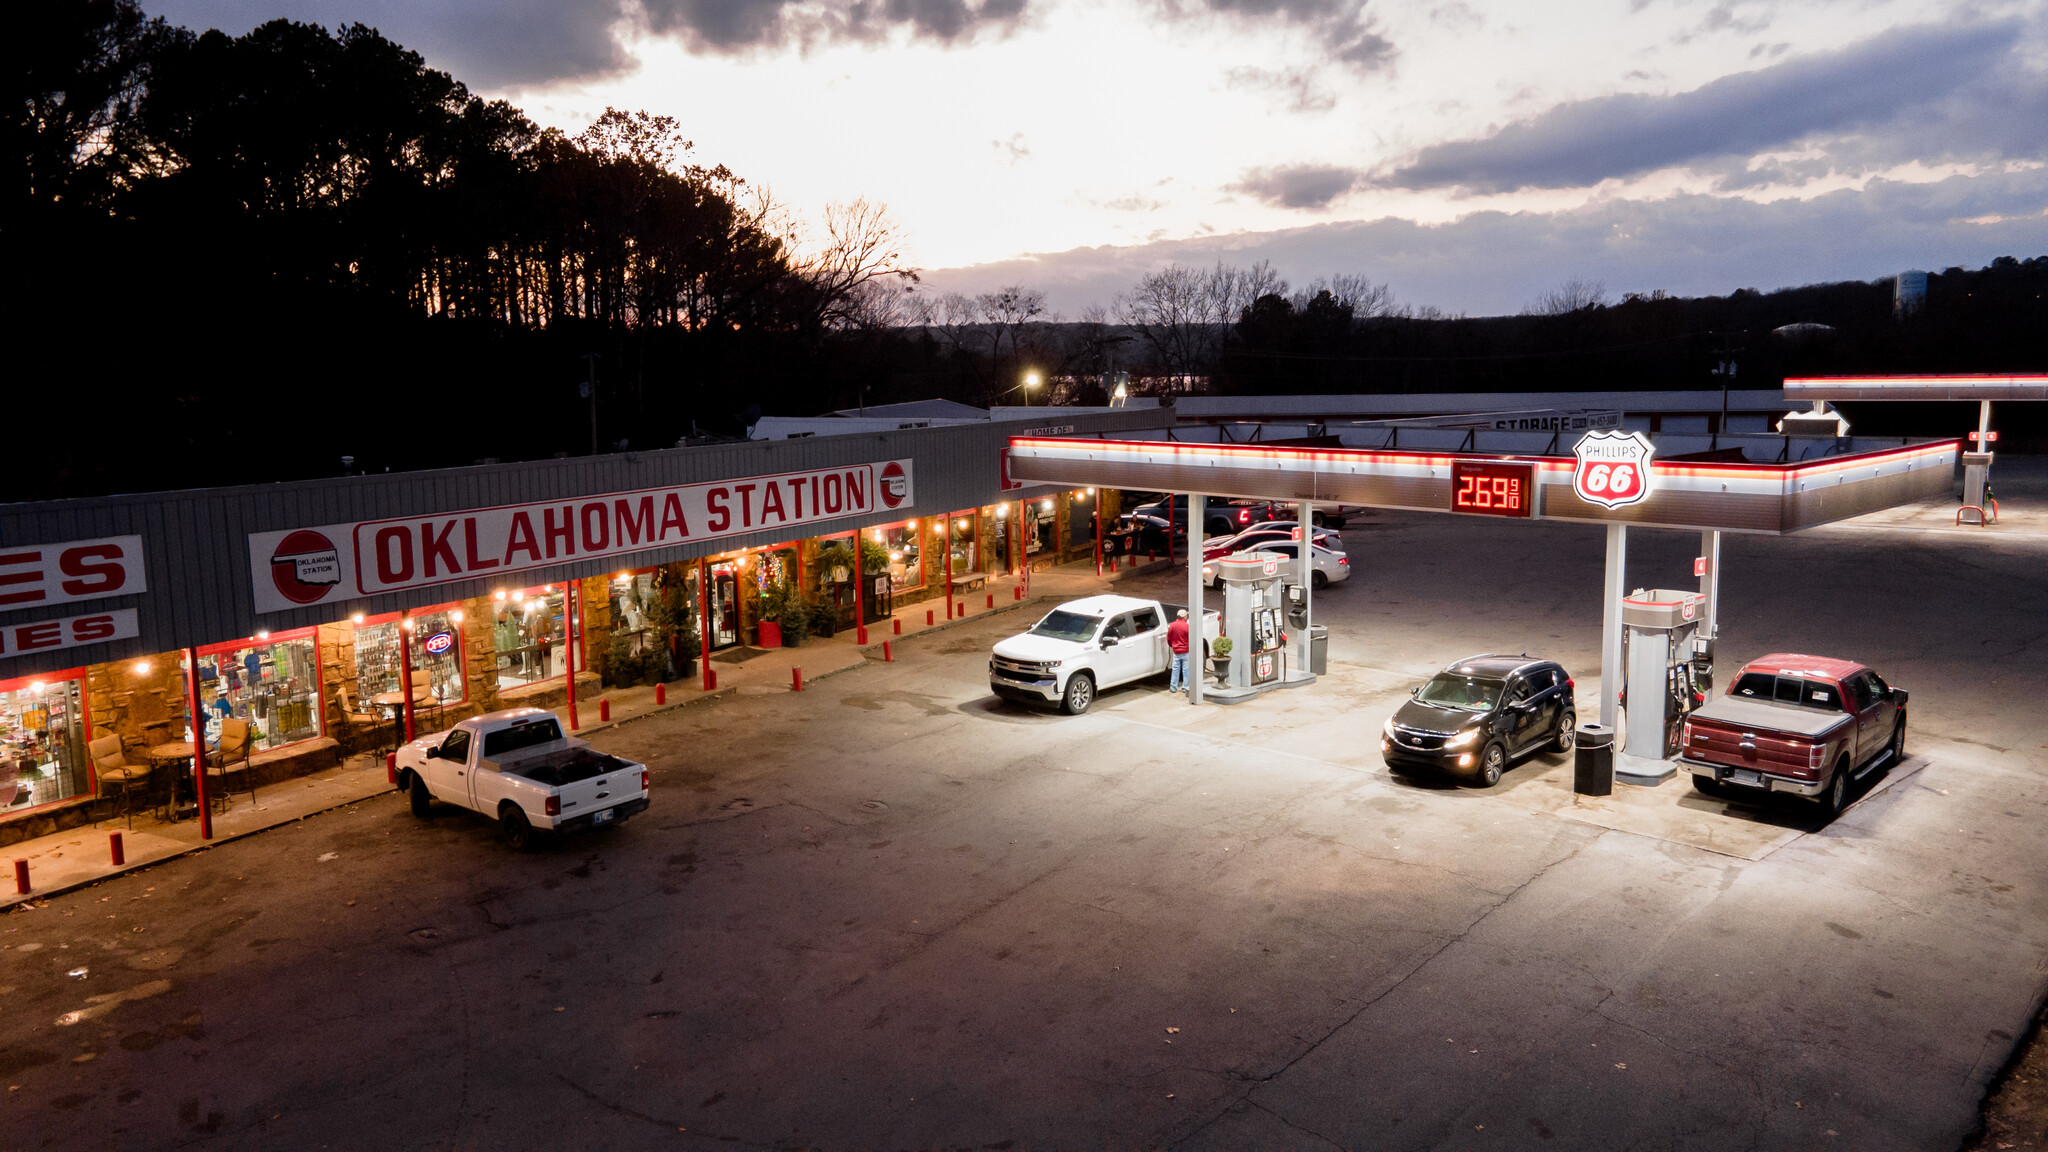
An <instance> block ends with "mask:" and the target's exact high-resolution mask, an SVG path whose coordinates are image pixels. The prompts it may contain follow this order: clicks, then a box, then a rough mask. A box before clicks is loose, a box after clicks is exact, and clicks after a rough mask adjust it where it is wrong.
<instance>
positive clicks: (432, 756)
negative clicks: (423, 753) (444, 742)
mask: <svg viewBox="0 0 2048 1152" xmlns="http://www.w3.org/2000/svg"><path fill="white" fill-rule="evenodd" d="M440 758H441V746H440V745H439V744H436V745H434V746H433V747H432V748H429V749H427V759H429V760H438V759H440Z"/></svg>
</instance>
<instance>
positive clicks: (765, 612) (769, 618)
mask: <svg viewBox="0 0 2048 1152" xmlns="http://www.w3.org/2000/svg"><path fill="white" fill-rule="evenodd" d="M788 607H789V586H788V585H786V584H784V583H782V582H780V581H778V582H776V583H774V584H763V585H761V599H760V607H759V608H758V609H757V610H756V612H755V613H754V619H755V621H756V623H757V626H758V628H759V632H760V638H761V647H763V648H780V647H782V644H783V641H782V618H783V613H784V612H785V611H786V610H787V609H788Z"/></svg>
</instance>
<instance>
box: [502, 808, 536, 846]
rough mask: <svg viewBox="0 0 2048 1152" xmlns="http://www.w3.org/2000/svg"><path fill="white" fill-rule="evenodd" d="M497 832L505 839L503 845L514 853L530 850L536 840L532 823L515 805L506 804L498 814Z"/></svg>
mask: <svg viewBox="0 0 2048 1152" xmlns="http://www.w3.org/2000/svg"><path fill="white" fill-rule="evenodd" d="M498 832H499V834H500V835H502V836H504V837H505V845H506V846H507V847H509V848H511V849H512V850H513V851H515V852H526V851H529V850H531V849H532V848H533V843H534V841H535V840H536V839H537V837H536V836H535V835H534V832H533V824H532V822H530V821H529V820H527V818H526V813H524V812H522V811H520V810H519V806H518V805H516V804H507V805H505V807H504V809H503V810H501V811H500V812H499V813H498Z"/></svg>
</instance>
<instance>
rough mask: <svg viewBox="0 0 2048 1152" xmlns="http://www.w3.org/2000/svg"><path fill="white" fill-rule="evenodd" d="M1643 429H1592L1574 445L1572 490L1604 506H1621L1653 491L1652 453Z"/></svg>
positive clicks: (1583, 497) (1639, 499)
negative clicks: (1575, 458)
mask: <svg viewBox="0 0 2048 1152" xmlns="http://www.w3.org/2000/svg"><path fill="white" fill-rule="evenodd" d="M1653 451H1655V449H1653V448H1652V447H1651V445H1650V441H1649V440H1648V439H1647V438H1646V437H1645V436H1644V435H1643V434H1642V433H1640V432H1589V433H1587V434H1586V435H1584V436H1581V437H1579V442H1578V443H1576V444H1574V445H1572V455H1574V456H1576V457H1578V463H1577V464H1575V465H1574V466H1573V467H1572V491H1573V492H1574V493H1576V494H1577V495H1578V497H1579V499H1581V500H1584V501H1586V502H1587V503H1590V504H1598V505H1600V506H1601V507H1602V508H1620V507H1622V506H1624V505H1627V504H1635V503H1639V502H1641V501H1642V499H1643V498H1644V497H1645V496H1648V495H1649V494H1650V454H1651V453H1652V452H1653Z"/></svg>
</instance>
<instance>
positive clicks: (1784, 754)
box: [1678, 652, 1906, 812]
mask: <svg viewBox="0 0 2048 1152" xmlns="http://www.w3.org/2000/svg"><path fill="white" fill-rule="evenodd" d="M1905 755H1906V690H1905V689H1903V688H1894V687H1892V686H1890V685H1889V684H1886V683H1885V682H1884V680H1883V678H1881V677H1879V676H1878V674H1877V673H1876V671H1874V670H1873V669H1871V668H1869V667H1867V666H1865V665H1862V664H1857V663H1855V662H1853V661H1849V660H1832V659H1829V658H1827V657H1825V656H1807V655H1803V654H1801V653H1797V652H1774V653H1772V654H1770V655H1769V656H1763V657H1760V658H1758V659H1756V660H1752V661H1750V662H1749V663H1748V664H1746V665H1744V666H1743V668H1742V671H1741V672H1739V673H1737V674H1736V677H1735V683H1734V684H1733V685H1731V686H1730V687H1729V689H1728V691H1727V693H1726V694H1725V695H1723V696H1721V697H1720V698H1719V699H1717V700H1714V701H1712V702H1710V703H1708V704H1707V705H1705V706H1704V707H1702V708H1699V709H1698V710H1696V711H1694V712H1693V713H1692V714H1691V715H1689V716H1687V717H1686V718H1685V725H1684V727H1683V728H1682V729H1681V730H1680V733H1679V752H1678V758H1679V760H1680V761H1682V762H1683V763H1684V764H1685V765H1686V767H1688V768H1690V769H1692V781H1693V785H1694V786H1695V787H1697V788H1698V789H1699V790H1700V791H1702V792H1713V791H1714V790H1715V789H1717V788H1719V787H1722V786H1724V785H1726V786H1731V787H1735V788H1742V789H1755V790H1759V791H1765V792H1793V793H1797V794H1798V795H1801V796H1805V797H1808V798H1812V799H1818V800H1819V801H1820V802H1821V803H1822V804H1823V805H1825V806H1826V807H1827V808H1828V810H1829V811H1831V812H1840V811H1841V810H1842V809H1843V808H1845V807H1847V806H1848V803H1849V786H1850V784H1851V783H1853V782H1854V781H1855V780H1856V779H1857V778H1859V777H1861V776H1863V775H1865V774H1866V773H1869V772H1872V771H1875V770H1876V769H1878V768H1880V767H1883V766H1885V765H1888V764H1896V763H1898V762H1899V761H1900V760H1902V759H1904V758H1905Z"/></svg>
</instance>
